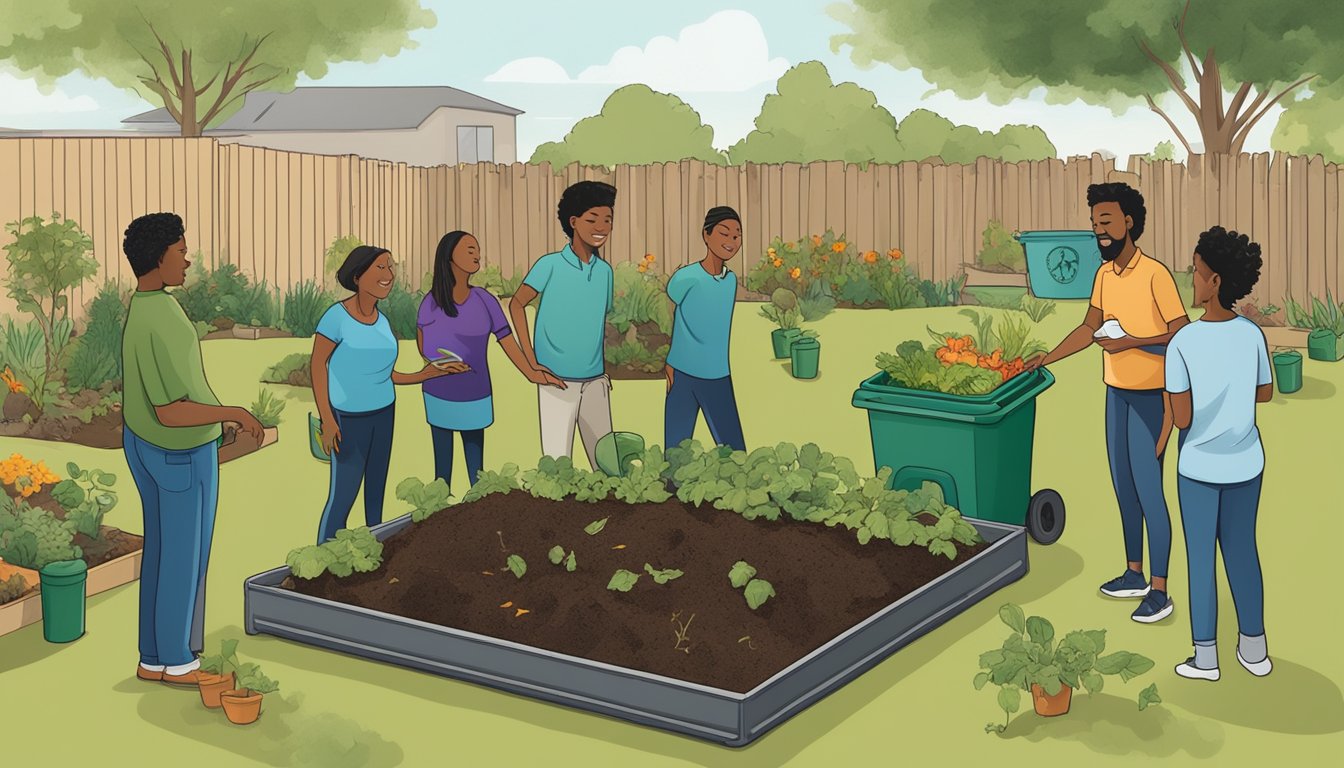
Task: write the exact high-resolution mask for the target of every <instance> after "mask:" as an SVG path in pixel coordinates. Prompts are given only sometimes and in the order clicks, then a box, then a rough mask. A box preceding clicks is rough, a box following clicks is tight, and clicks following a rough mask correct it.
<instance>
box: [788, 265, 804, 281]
mask: <svg viewBox="0 0 1344 768" xmlns="http://www.w3.org/2000/svg"><path fill="white" fill-rule="evenodd" d="M802 274H803V270H801V269H799V268H798V267H794V268H793V269H790V270H789V277H792V278H793V279H794V280H797V279H798V277H799V276H800V275H802Z"/></svg>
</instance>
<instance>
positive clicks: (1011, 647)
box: [974, 603, 1161, 733]
mask: <svg viewBox="0 0 1344 768" xmlns="http://www.w3.org/2000/svg"><path fill="white" fill-rule="evenodd" d="M999 619H1000V620H1001V621H1003V623H1004V624H1006V625H1007V626H1008V628H1009V629H1011V630H1013V633H1012V634H1011V635H1009V636H1008V639H1007V640H1005V641H1004V642H1003V646H1002V647H1001V648H997V649H994V650H992V651H986V652H985V653H982V654H980V669H982V670H984V671H982V672H980V673H978V674H977V675H976V676H975V680H974V684H975V689H976V690H977V691H978V690H980V689H982V688H984V687H985V685H987V684H989V683H993V684H994V685H997V686H999V694H998V702H999V707H1000V708H1002V709H1003V711H1004V715H1005V719H1004V724H1003V725H999V724H997V723H990V724H989V725H987V726H985V731H986V732H990V731H995V732H999V733H1002V732H1003V730H1004V729H1006V728H1007V727H1008V722H1009V720H1010V719H1011V718H1012V716H1013V713H1014V712H1017V710H1018V709H1019V708H1020V707H1021V697H1022V691H1030V690H1031V686H1033V685H1039V686H1040V687H1041V689H1042V690H1044V692H1045V693H1046V695H1048V696H1055V695H1057V694H1058V693H1059V691H1060V689H1061V688H1062V687H1063V686H1065V685H1067V686H1069V687H1070V688H1072V689H1074V690H1077V689H1078V688H1086V689H1087V692H1088V693H1089V694H1095V693H1100V692H1101V690H1102V688H1103V687H1104V686H1105V679H1104V678H1103V677H1102V676H1103V675H1114V676H1119V677H1120V679H1121V680H1122V681H1124V682H1129V681H1130V680H1132V679H1134V678H1135V677H1138V676H1139V675H1142V674H1143V673H1145V672H1147V671H1148V670H1150V669H1152V668H1153V662H1152V660H1151V659H1149V658H1147V657H1144V656H1141V655H1139V654H1137V653H1130V652H1128V651H1115V652H1113V653H1110V654H1108V655H1105V656H1102V655H1101V654H1102V652H1103V651H1105V650H1106V631H1105V630H1101V629H1094V630H1086V631H1074V632H1070V633H1068V634H1067V635H1065V636H1064V637H1063V639H1061V640H1059V641H1058V642H1056V637H1055V628H1054V626H1053V625H1052V624H1051V623H1050V622H1049V621H1047V620H1045V619H1043V618H1041V617H1040V616H1031V617H1027V616H1026V614H1025V613H1023V611H1022V608H1021V607H1019V606H1017V605H1014V604H1012V603H1007V604H1005V605H1003V606H1002V607H1000V608H999ZM1159 701H1161V699H1160V698H1158V697H1157V688H1156V686H1150V687H1149V689H1145V690H1144V691H1143V693H1141V694H1140V695H1139V708H1140V709H1146V708H1147V707H1148V706H1149V705H1150V704H1154V703H1157V702H1159Z"/></svg>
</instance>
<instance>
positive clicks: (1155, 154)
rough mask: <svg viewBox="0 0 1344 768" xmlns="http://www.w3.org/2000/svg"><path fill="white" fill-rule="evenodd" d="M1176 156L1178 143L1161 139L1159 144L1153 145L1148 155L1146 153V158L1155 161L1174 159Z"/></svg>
mask: <svg viewBox="0 0 1344 768" xmlns="http://www.w3.org/2000/svg"><path fill="white" fill-rule="evenodd" d="M1175 157H1176V145H1175V144H1172V143H1171V142H1170V141H1159V142H1158V143H1157V146H1156V147H1153V151H1152V152H1149V153H1148V154H1147V155H1144V159H1146V160H1148V161H1149V162H1155V161H1157V160H1172V159H1174V158H1175Z"/></svg>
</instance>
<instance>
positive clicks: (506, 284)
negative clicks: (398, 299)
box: [421, 265, 527, 299]
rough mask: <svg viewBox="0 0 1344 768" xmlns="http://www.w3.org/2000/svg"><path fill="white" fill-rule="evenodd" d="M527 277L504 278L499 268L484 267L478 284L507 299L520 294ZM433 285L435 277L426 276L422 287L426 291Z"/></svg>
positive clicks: (477, 277)
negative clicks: (519, 288) (521, 286)
mask: <svg viewBox="0 0 1344 768" xmlns="http://www.w3.org/2000/svg"><path fill="white" fill-rule="evenodd" d="M525 277H527V274H526V273H525V272H521V271H520V272H518V273H516V274H515V275H514V276H513V277H504V275H503V273H502V272H500V270H499V267H496V266H494V265H491V266H488V267H483V268H482V269H481V271H480V272H478V273H477V274H476V283H477V284H479V285H480V286H481V287H482V288H484V289H485V290H487V291H489V292H490V293H493V294H494V295H495V296H496V297H498V298H501V299H507V298H510V297H512V296H513V294H515V293H517V292H518V287H519V286H520V285H522V284H523V278H525ZM432 283H433V275H432V274H431V275H426V276H425V282H424V285H422V286H421V287H422V288H424V289H425V290H426V291H428V290H429V286H430V285H431V284H432Z"/></svg>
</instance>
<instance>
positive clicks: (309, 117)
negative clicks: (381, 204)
mask: <svg viewBox="0 0 1344 768" xmlns="http://www.w3.org/2000/svg"><path fill="white" fill-rule="evenodd" d="M521 114H522V111H521V110H517V109H514V108H513V107H507V106H504V105H503V104H499V103H496V102H493V101H490V100H489V99H484V98H481V97H480V96H476V95H473V94H470V93H467V92H465V91H459V90H458V89H456V88H448V87H446V86H428V87H420V86H398V87H373V88H326V87H304V88H295V89H294V90H292V91H290V92H288V93H270V92H262V91H253V92H252V93H249V94H247V96H246V97H244V100H243V106H242V108H241V109H239V110H238V111H237V112H236V113H234V114H233V115H232V116H230V117H229V118H228V119H227V120H225V121H224V122H223V123H221V124H219V125H217V126H215V127H214V128H212V129H210V130H207V131H206V132H205V135H206V136H210V137H214V138H217V139H218V140H219V141H220V142H222V143H239V144H246V145H248V146H254V147H270V148H272V149H281V150H287V151H291V152H307V153H312V154H319V155H359V156H361V157H369V158H375V159H379V160H390V161H392V162H401V163H407V164H409V165H419V166H434V165H456V164H458V163H477V162H491V163H513V162H516V161H517V154H518V138H517V137H518V134H517V130H516V127H515V123H516V119H517V117H518V115H521ZM122 123H123V124H125V125H127V126H128V127H130V128H132V129H134V132H136V133H148V134H153V135H158V136H162V135H165V134H168V135H171V134H175V133H176V132H177V123H176V122H175V121H174V120H173V118H172V116H171V115H169V114H168V110H166V109H156V110H152V111H150V112H144V113H142V114H139V115H135V116H133V117H129V118H127V119H125V120H123V121H122Z"/></svg>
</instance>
